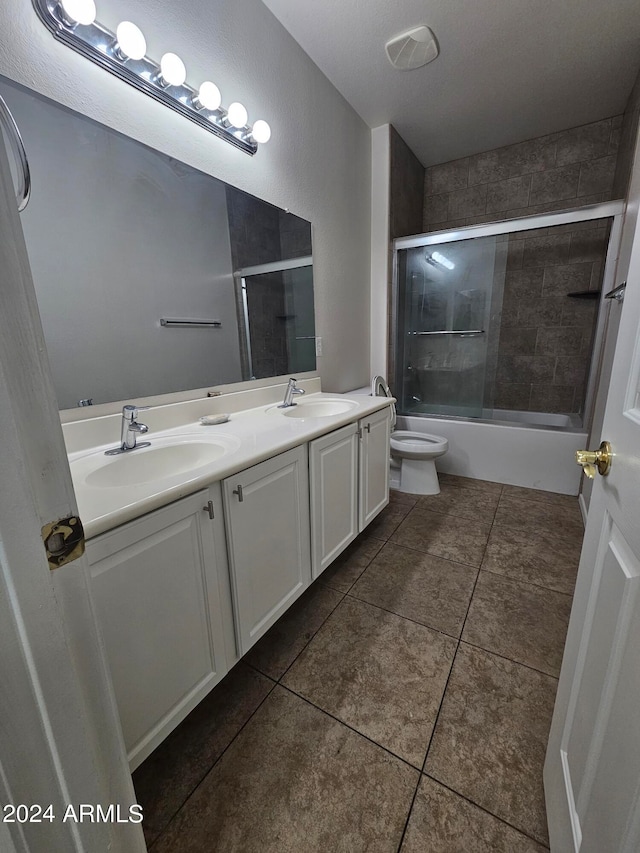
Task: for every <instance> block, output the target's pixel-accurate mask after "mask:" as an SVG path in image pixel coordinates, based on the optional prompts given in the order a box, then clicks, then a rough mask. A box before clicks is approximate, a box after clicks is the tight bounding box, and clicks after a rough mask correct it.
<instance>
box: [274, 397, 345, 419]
mask: <svg viewBox="0 0 640 853" xmlns="http://www.w3.org/2000/svg"><path fill="white" fill-rule="evenodd" d="M357 405H358V404H357V403H354V402H353V401H352V400H303V401H302V402H300V403H298V404H297V406H292V407H291V408H290V409H278V411H279V412H280V413H281V414H283V415H284V416H285V417H286V418H328V417H330V416H331V415H342V414H344V413H345V412H349V411H350V410H351V409H355V408H356V406H357Z"/></svg>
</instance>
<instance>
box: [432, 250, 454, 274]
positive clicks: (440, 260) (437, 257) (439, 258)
mask: <svg viewBox="0 0 640 853" xmlns="http://www.w3.org/2000/svg"><path fill="white" fill-rule="evenodd" d="M431 257H432V258H433V260H434V261H435V262H436V263H437V264H440V265H441V266H443V267H444V268H445V269H448V270H453V269H455V268H456V265H455V264H454V263H453V261H450V260H449V258H446V257H445V256H444V255H441V254H440V252H433V253H432V255H431Z"/></svg>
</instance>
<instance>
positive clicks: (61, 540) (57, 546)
mask: <svg viewBox="0 0 640 853" xmlns="http://www.w3.org/2000/svg"><path fill="white" fill-rule="evenodd" d="M41 534H42V541H43V542H44V548H45V551H46V552H47V560H48V561H49V568H50V569H51V571H53V569H58V568H60V566H64V565H66V564H67V563H72V562H73V561H74V560H77V559H78V557H81V556H82V555H83V554H84V528H83V526H82V522H81V521H80V519H79V518H78V516H77V515H70V516H68V517H67V518H61V519H60V520H59V521H52V522H50V523H49V524H45V525H44V527H43V528H42V530H41Z"/></svg>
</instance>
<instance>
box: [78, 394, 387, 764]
mask: <svg viewBox="0 0 640 853" xmlns="http://www.w3.org/2000/svg"><path fill="white" fill-rule="evenodd" d="M302 385H303V386H305V390H306V394H305V396H296V397H295V402H296V405H291V406H288V407H286V408H281V407H280V406H279V405H278V404H279V403H280V402H281V401H282V396H283V392H284V389H285V386H284V385H281V384H275V385H269V386H267V387H262V388H254V389H251V390H242V391H238V392H231V393H228V394H224V395H222V396H219V397H213V398H211V399H207V398H200V399H197V400H190V401H186V402H180V403H172V404H166V405H162V406H157V407H154V408H152V409H150V410H149V411H145V412H144V413H143V414H144V416H145V417H144V421H145V424H147V425H148V427H149V429H148V432H146V434H145V435H144V440H145V441H149V442H150V444H149V445H148V446H146V447H140V448H139V449H138V448H136V449H135V450H132V451H128V452H125V453H121V454H116V455H105V452H106V451H107V450H109V449H111V448H113V447H114V445H117V438H118V433H119V424H120V421H121V420H122V417H121V416H120V415H115V414H112V415H107V416H102V417H96V418H87V419H86V420H76V421H74V422H71V423H66V424H64V425H63V430H64V432H65V439H66V442H67V449H68V451H69V460H70V466H71V473H72V477H73V482H74V487H75V490H76V495H77V499H78V507H79V512H80V516H81V518H82V521H83V524H84V528H85V534H86V537H87V548H86V550H87V556H88V562H89V566H90V575H91V581H90V586H91V595H92V598H93V601H94V606H95V610H96V614H97V618H98V622H99V625H100V629H101V632H102V636H103V640H104V645H105V650H106V655H107V659H108V662H109V666H110V670H111V676H112V680H113V685H114V690H115V696H116V700H117V703H118V709H119V712H120V719H121V723H122V730H123V735H124V740H125V745H126V749H127V753H128V757H129V761H130V765H131V768H132V769H134V768H135V767H137V766H138V765H139V764H140V763H141V762H142V761H143V760H144V759H145V758H146V757H147V755H149V753H150V752H152V751H153V749H155V747H156V746H157V745H158V744H159V743H160V742H161V741H162V740H163V739H164V738H165V737H166V736H167V735H168V734H169V732H171V730H172V729H173V728H175V726H176V725H178V723H179V722H180V721H181V720H182V719H184V717H185V716H186V715H187V714H188V713H189V712H190V711H191V710H192V709H193V708H194V707H195V706H196V705H197V704H198V702H199V701H200V700H201V699H202V698H203V697H204V696H205V695H206V694H207V693H208V692H209V691H210V690H211V689H212V688H213V687H214V686H215V685H216V684H217V683H218V682H219V681H220V680H221V679H222V678H223V676H224V675H225V674H226V673H227V672H228V671H229V669H231V667H232V666H233V665H234V664H235V663H236V662H237V661H238V660H239V658H240V657H241V656H242V655H244V654H245V653H246V652H247V651H248V650H249V649H250V648H251V646H252V645H253V644H254V643H255V642H256V641H257V640H258V639H259V638H260V637H261V636H262V635H263V634H264V633H265V632H266V631H267V630H268V629H269V628H270V627H271V625H273V624H274V622H275V621H276V620H277V619H278V618H279V617H280V616H281V615H282V614H283V613H284V612H285V611H286V610H287V608H288V607H290V606H291V604H293V602H294V601H295V600H296V599H297V598H298V597H299V596H300V595H301V594H302V593H303V592H304V590H305V589H306V588H307V587H308V586H309V585H310V584H311V583H312V582H313V580H315V579H316V578H317V577H318V576H319V575H320V574H321V573H322V572H323V571H324V569H326V568H327V566H328V565H330V563H331V562H332V561H333V560H334V559H335V558H336V557H337V556H338V555H339V554H340V553H341V552H342V551H343V550H344V549H345V548H346V547H347V545H349V543H350V542H351V541H352V540H353V539H354V538H355V537H356V536H357V535H358V533H359V532H360V531H362V530H363V529H364V528H365V527H366V526H367V525H368V524H369V523H370V522H371V521H372V520H373V518H374V517H375V516H376V515H377V514H378V513H379V512H380V511H381V510H382V509H383V508H384V507H385V506H386V504H387V503H388V500H389V489H388V460H389V432H390V409H389V403H390V402H391V401H390V400H389V399H386V398H380V397H370V396H364V395H363V396H359V395H338V394H323V393H321V392H320V381H319V379H310V380H307V381H305V382H303V383H302ZM222 412H227V413H230V416H229V420H228V421H227V422H225V423H217V424H213V425H205V424H203V423H201V422H200V418H202V417H208V418H210V419H211V420H215V419H216V416H219V415H220V414H221V413H222ZM114 439H115V441H114Z"/></svg>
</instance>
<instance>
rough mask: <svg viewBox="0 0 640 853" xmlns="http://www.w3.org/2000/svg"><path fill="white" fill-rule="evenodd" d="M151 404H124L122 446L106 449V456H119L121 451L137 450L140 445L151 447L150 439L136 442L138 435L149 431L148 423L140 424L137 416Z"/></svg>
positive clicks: (121, 430) (121, 428) (121, 432)
mask: <svg viewBox="0 0 640 853" xmlns="http://www.w3.org/2000/svg"><path fill="white" fill-rule="evenodd" d="M148 408H149V406H123V407H122V423H121V425H120V446H119V447H114V448H113V450H107V451H105V454H104V455H105V456H117V455H118V454H119V453H128V452H129V451H130V450H137V449H138V448H140V447H149V445H150V444H151V442H150V441H139V442H136V438H137V436H138V435H144V434H145V433H146V432H149V427H148V426H147V425H146V424H139V423H138V421H137V420H136V418H137V417H138V412H142V411H144V410H145V409H148Z"/></svg>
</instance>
